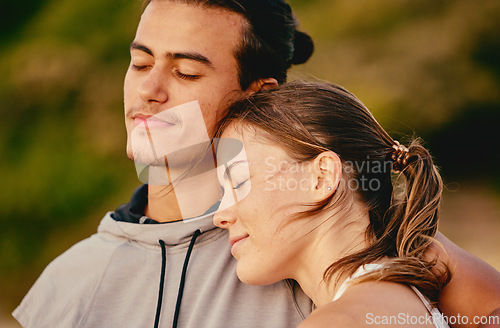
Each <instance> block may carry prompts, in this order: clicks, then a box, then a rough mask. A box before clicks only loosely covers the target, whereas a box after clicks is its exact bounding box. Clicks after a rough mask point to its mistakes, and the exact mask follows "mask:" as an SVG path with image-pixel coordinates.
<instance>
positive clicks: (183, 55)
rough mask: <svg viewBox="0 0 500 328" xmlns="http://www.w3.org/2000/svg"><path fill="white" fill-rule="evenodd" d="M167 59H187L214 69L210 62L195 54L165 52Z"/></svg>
mask: <svg viewBox="0 0 500 328" xmlns="http://www.w3.org/2000/svg"><path fill="white" fill-rule="evenodd" d="M165 57H167V59H188V60H194V61H196V62H199V63H202V64H203V65H205V66H207V67H210V68H214V66H213V64H212V62H211V61H210V59H208V58H207V57H205V56H203V55H202V54H199V53H196V52H167V53H165Z"/></svg>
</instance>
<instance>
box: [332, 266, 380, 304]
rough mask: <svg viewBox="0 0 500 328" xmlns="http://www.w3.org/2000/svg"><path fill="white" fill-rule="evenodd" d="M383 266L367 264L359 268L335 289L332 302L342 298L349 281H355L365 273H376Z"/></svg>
mask: <svg viewBox="0 0 500 328" xmlns="http://www.w3.org/2000/svg"><path fill="white" fill-rule="evenodd" d="M383 267H384V266H383V265H382V264H377V263H369V264H365V265H362V266H360V267H359V268H358V269H357V270H356V271H355V272H354V273H353V274H352V276H350V277H348V278H347V279H346V280H344V282H343V283H342V285H340V287H339V288H338V289H337V292H336V293H335V296H334V297H333V301H336V300H338V299H339V298H340V296H342V294H344V293H345V291H346V289H347V287H349V285H350V283H351V280H353V279H356V278H358V277H361V276H362V275H365V274H367V273H370V272H373V271H377V270H380V269H382V268H383Z"/></svg>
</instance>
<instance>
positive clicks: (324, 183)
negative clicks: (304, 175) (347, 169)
mask: <svg viewBox="0 0 500 328" xmlns="http://www.w3.org/2000/svg"><path fill="white" fill-rule="evenodd" d="M311 179H312V181H311V182H312V183H311V193H312V197H313V199H314V200H315V201H317V202H319V201H322V200H324V199H326V198H327V197H330V196H331V195H333V194H334V193H335V191H337V188H338V187H339V184H340V181H341V179H342V162H341V160H340V157H339V156H338V155H337V154H336V153H334V152H333V151H325V152H322V153H321V154H319V155H318V156H316V158H315V159H314V160H313V161H312V163H311Z"/></svg>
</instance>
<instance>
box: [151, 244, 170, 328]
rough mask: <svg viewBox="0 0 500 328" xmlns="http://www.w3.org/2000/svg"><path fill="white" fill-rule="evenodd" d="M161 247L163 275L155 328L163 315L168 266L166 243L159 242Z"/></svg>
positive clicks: (161, 276)
mask: <svg viewBox="0 0 500 328" xmlns="http://www.w3.org/2000/svg"><path fill="white" fill-rule="evenodd" d="M159 243H160V246H161V275H160V287H159V288H158V302H157V305H156V316H155V325H154V328H158V324H159V323H160V313H161V303H162V301H163V285H164V284H165V266H166V264H167V250H166V249H165V242H164V241H163V240H161V239H160V240H159Z"/></svg>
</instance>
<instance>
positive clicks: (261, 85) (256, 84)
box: [245, 77, 278, 94]
mask: <svg viewBox="0 0 500 328" xmlns="http://www.w3.org/2000/svg"><path fill="white" fill-rule="evenodd" d="M277 86H278V81H277V80H276V79H274V78H272V77H268V78H266V79H258V80H257V81H253V82H252V84H250V86H249V87H248V88H247V89H246V90H245V92H247V93H249V94H252V93H255V92H259V91H262V90H268V89H272V88H275V87H277Z"/></svg>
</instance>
